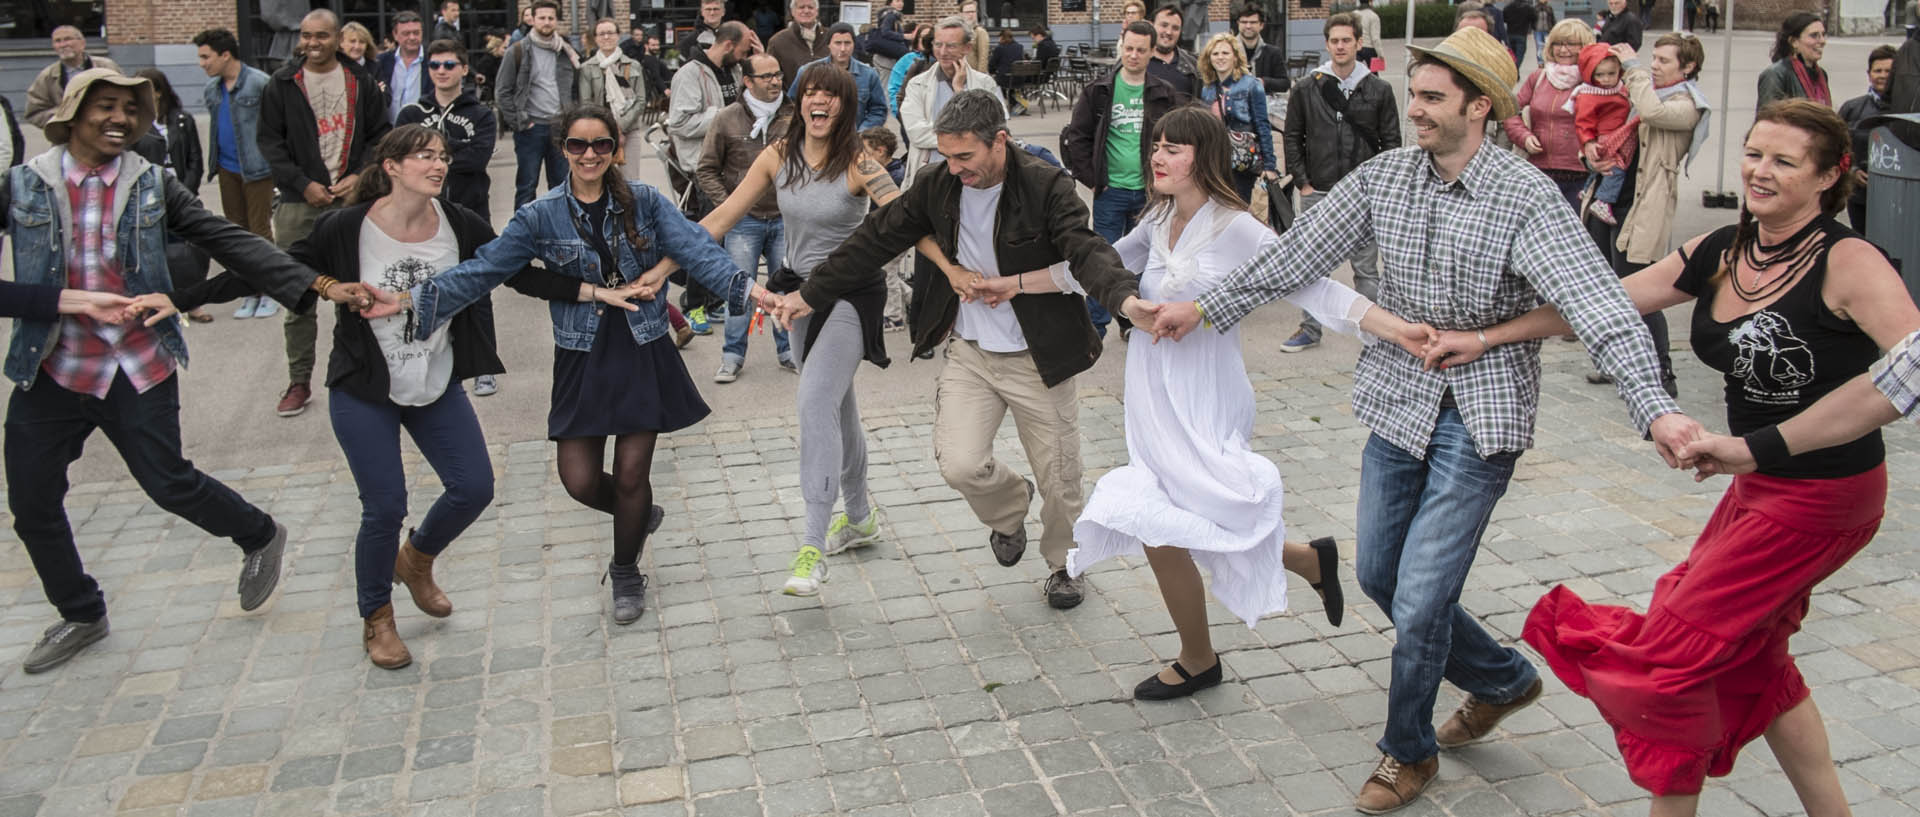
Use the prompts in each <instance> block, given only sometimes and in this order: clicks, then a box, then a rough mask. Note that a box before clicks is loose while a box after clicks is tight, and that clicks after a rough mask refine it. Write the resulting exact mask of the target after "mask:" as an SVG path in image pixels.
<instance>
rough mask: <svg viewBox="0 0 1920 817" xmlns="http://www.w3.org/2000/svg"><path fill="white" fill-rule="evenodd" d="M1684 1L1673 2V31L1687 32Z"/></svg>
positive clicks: (1674, 0) (1676, 0) (1675, 0)
mask: <svg viewBox="0 0 1920 817" xmlns="http://www.w3.org/2000/svg"><path fill="white" fill-rule="evenodd" d="M1686 5H1687V3H1686V0H1673V30H1674V31H1685V30H1687V15H1686V12H1685V7H1686Z"/></svg>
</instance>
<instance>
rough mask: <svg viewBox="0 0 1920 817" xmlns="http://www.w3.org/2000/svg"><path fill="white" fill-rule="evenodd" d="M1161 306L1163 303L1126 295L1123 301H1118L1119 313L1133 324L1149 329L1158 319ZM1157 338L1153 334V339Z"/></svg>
mask: <svg viewBox="0 0 1920 817" xmlns="http://www.w3.org/2000/svg"><path fill="white" fill-rule="evenodd" d="M1163 306H1164V305H1163V304H1159V303H1155V302H1153V301H1149V300H1145V299H1142V298H1139V297H1137V296H1133V295H1128V296H1127V299H1126V300H1125V301H1121V302H1120V314H1122V315H1125V316H1127V320H1130V321H1133V325H1134V326H1138V327H1142V328H1147V329H1151V328H1152V327H1153V325H1154V322H1155V321H1158V320H1159V319H1160V310H1161V309H1162V308H1163ZM1159 339H1160V336H1159V335H1155V336H1154V340H1155V341H1158V340H1159Z"/></svg>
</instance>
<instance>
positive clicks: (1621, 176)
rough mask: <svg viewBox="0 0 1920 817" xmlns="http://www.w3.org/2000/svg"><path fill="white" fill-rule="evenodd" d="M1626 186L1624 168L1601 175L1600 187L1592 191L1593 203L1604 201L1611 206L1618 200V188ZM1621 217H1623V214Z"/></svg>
mask: <svg viewBox="0 0 1920 817" xmlns="http://www.w3.org/2000/svg"><path fill="white" fill-rule="evenodd" d="M1626 186H1627V171H1626V168H1621V169H1619V170H1615V171H1613V172H1612V173H1606V174H1602V175H1601V177H1600V187H1599V188H1597V189H1595V190H1594V191H1593V198H1594V200H1595V201H1604V202H1606V203H1608V204H1613V203H1615V202H1618V201H1619V200H1620V188H1622V187H1626ZM1622 215H1624V213H1623V214H1622Z"/></svg>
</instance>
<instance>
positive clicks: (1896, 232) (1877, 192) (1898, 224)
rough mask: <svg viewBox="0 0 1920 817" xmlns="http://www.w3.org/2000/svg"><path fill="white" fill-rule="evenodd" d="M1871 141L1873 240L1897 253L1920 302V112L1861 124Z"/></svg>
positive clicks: (1869, 179) (1869, 205) (1903, 274)
mask: <svg viewBox="0 0 1920 817" xmlns="http://www.w3.org/2000/svg"><path fill="white" fill-rule="evenodd" d="M1860 124H1861V125H1862V126H1863V127H1871V128H1873V130H1872V132H1871V134H1870V135H1869V138H1868V142H1867V145H1868V147H1867V239H1868V240H1869V241H1872V242H1873V243H1875V244H1878V245H1880V248H1881V249H1883V250H1886V252H1887V255H1889V256H1892V258H1893V261H1894V264H1895V265H1896V266H1898V267H1899V268H1900V275H1901V277H1902V278H1905V279H1906V281H1907V293H1908V294H1909V295H1912V296H1913V298H1914V301H1915V302H1920V230H1915V229H1914V228H1913V225H1915V224H1920V114H1911V113H1903V114H1888V115H1883V116H1876V117H1872V118H1869V119H1867V120H1866V121H1864V122H1862V123H1860Z"/></svg>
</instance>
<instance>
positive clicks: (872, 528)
mask: <svg viewBox="0 0 1920 817" xmlns="http://www.w3.org/2000/svg"><path fill="white" fill-rule="evenodd" d="M880 521H881V514H880V508H879V507H878V506H875V507H874V508H873V509H872V510H869V511H867V518H866V520H865V521H862V522H861V523H860V524H857V525H856V524H854V523H852V522H851V521H848V519H847V515H846V514H845V513H836V514H834V515H833V523H832V524H830V525H828V526H827V555H828V556H832V555H833V554H835V553H839V552H841V551H844V550H846V549H847V548H853V547H864V546H866V545H871V544H873V543H874V542H878V541H880Z"/></svg>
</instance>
